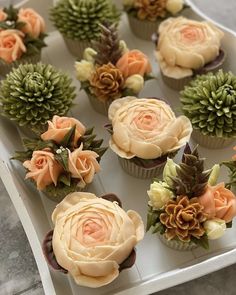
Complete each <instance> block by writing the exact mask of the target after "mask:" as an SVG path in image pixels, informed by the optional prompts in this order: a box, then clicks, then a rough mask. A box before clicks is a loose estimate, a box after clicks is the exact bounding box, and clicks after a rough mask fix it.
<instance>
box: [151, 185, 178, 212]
mask: <svg viewBox="0 0 236 295" xmlns="http://www.w3.org/2000/svg"><path fill="white" fill-rule="evenodd" d="M167 186H168V185H167V184H166V183H165V182H156V181H154V182H153V183H152V184H151V185H150V190H149V191H147V193H148V196H149V199H150V201H149V202H148V204H149V205H150V206H151V207H153V209H157V210H158V209H162V208H163V207H164V206H165V205H166V203H167V202H168V201H170V200H171V199H172V198H173V197H174V195H173V193H172V192H171V191H170V190H168V189H167V188H165V187H167Z"/></svg>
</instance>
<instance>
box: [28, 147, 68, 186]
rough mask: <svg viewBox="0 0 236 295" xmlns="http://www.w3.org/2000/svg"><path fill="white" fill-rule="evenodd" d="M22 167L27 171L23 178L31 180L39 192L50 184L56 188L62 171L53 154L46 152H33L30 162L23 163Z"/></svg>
mask: <svg viewBox="0 0 236 295" xmlns="http://www.w3.org/2000/svg"><path fill="white" fill-rule="evenodd" d="M23 166H24V167H25V168H26V169H28V170H29V172H28V173H27V174H26V176H25V178H26V179H28V178H32V179H33V180H34V181H35V182H36V184H37V189H38V190H40V191H41V190H43V189H44V188H45V187H46V186H48V185H50V184H52V183H54V185H55V186H56V185H57V179H58V176H59V175H60V173H61V171H62V167H61V166H60V165H59V164H58V163H57V161H56V160H55V158H54V155H53V153H51V152H49V151H46V150H43V151H34V152H33V155H32V158H31V160H27V161H25V162H24V163H23Z"/></svg>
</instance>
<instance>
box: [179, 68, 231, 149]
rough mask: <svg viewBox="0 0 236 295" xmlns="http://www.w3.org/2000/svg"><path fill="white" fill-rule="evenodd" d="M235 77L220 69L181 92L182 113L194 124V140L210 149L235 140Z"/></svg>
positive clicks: (197, 79) (226, 144)
mask: <svg viewBox="0 0 236 295" xmlns="http://www.w3.org/2000/svg"><path fill="white" fill-rule="evenodd" d="M235 97H236V76H235V75H233V74H232V73H231V72H224V71H222V70H219V71H218V72H217V73H216V74H213V73H208V74H205V75H199V76H197V77H196V78H195V79H194V80H192V81H191V82H190V83H189V85H187V86H185V88H184V90H183V91H181V92H180V101H181V103H182V110H183V113H184V114H185V115H186V116H187V117H188V118H189V120H190V121H191V123H192V126H193V130H194V131H193V139H194V140H195V141H196V142H197V143H199V144H200V145H202V146H204V147H207V148H210V149H220V148H224V147H226V146H228V145H229V144H231V143H232V142H233V141H235V139H236V125H235V122H236V113H235Z"/></svg>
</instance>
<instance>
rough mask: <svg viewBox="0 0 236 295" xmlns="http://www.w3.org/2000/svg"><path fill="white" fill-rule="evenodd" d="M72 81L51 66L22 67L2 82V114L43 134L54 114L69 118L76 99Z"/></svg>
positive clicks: (0, 97) (27, 65)
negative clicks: (66, 115)
mask: <svg viewBox="0 0 236 295" xmlns="http://www.w3.org/2000/svg"><path fill="white" fill-rule="evenodd" d="M71 82H72V80H71V79H70V78H69V76H67V75H66V74H64V73H62V72H61V71H59V70H57V69H56V68H54V67H53V66H51V65H46V64H43V63H38V64H25V65H20V66H19V67H18V68H14V69H13V70H12V71H11V72H10V73H9V74H8V75H7V77H6V79H5V80H3V81H2V82H1V86H0V103H1V107H2V114H3V115H5V116H6V117H8V118H9V119H10V120H12V121H15V122H16V123H17V124H18V125H19V126H21V127H22V126H26V127H27V128H30V129H31V130H32V131H34V132H36V133H40V132H41V131H43V130H44V129H45V128H46V125H47V121H48V120H50V119H51V118H52V117H53V116H54V115H58V116H62V115H65V114H66V113H67V112H68V111H69V109H70V108H71V106H72V103H73V99H74V98H75V96H76V94H75V87H74V86H72V84H71Z"/></svg>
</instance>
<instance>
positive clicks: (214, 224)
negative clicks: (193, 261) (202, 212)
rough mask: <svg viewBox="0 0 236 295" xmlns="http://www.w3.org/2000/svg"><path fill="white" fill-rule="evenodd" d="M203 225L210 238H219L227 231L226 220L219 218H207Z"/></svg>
mask: <svg viewBox="0 0 236 295" xmlns="http://www.w3.org/2000/svg"><path fill="white" fill-rule="evenodd" d="M203 226H204V229H205V231H206V234H207V237H208V239H209V240H216V239H219V238H220V237H222V236H223V235H224V233H225V231H226V223H225V220H223V219H219V218H214V219H210V220H207V221H205V222H204V224H203Z"/></svg>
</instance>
